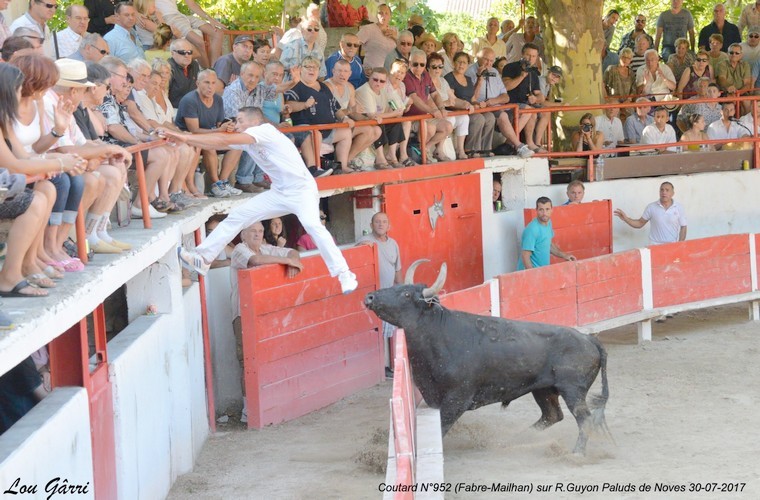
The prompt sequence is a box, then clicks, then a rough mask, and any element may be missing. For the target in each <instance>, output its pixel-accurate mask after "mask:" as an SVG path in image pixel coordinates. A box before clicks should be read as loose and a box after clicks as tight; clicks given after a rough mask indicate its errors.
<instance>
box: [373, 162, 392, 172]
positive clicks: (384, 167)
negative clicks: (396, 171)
mask: <svg viewBox="0 0 760 500" xmlns="http://www.w3.org/2000/svg"><path fill="white" fill-rule="evenodd" d="M390 168H392V167H390V166H389V165H388V164H387V163H375V170H389V169H390Z"/></svg>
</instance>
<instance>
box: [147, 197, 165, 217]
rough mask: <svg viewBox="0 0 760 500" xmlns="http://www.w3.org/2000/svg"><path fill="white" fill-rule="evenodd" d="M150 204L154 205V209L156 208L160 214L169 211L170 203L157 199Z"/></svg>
mask: <svg viewBox="0 0 760 500" xmlns="http://www.w3.org/2000/svg"><path fill="white" fill-rule="evenodd" d="M150 204H151V205H153V208H155V209H156V210H158V211H159V212H163V213H166V212H168V211H169V203H167V202H165V201H164V200H161V199H159V198H156V199H155V200H153V201H151V202H150Z"/></svg>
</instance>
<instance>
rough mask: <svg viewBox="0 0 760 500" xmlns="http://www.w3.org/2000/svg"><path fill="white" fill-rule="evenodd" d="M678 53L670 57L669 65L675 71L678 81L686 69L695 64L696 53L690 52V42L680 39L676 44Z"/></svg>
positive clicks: (674, 74)
mask: <svg viewBox="0 0 760 500" xmlns="http://www.w3.org/2000/svg"><path fill="white" fill-rule="evenodd" d="M675 46H676V51H675V53H673V54H670V57H668V62H667V65H668V66H669V67H670V69H671V70H672V71H673V76H675V77H676V81H679V80H681V75H683V72H684V70H685V69H687V68H689V67H690V66H691V65H692V64H694V59H695V57H694V53H693V52H691V51H690V50H689V41H688V40H687V39H685V38H679V39H677V40H676V42H675Z"/></svg>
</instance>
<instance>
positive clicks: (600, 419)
mask: <svg viewBox="0 0 760 500" xmlns="http://www.w3.org/2000/svg"><path fill="white" fill-rule="evenodd" d="M419 263H420V261H417V262H415V263H414V264H412V266H411V267H410V268H409V271H407V279H406V281H407V283H412V279H413V275H414V268H416V267H417V265H419ZM445 279H446V264H443V266H442V267H441V272H440V274H439V276H438V279H437V280H436V282H435V284H433V285H432V286H431V287H430V288H425V287H424V286H423V285H413V284H404V285H396V286H394V287H392V288H386V289H382V290H378V291H375V292H371V293H368V294H367V296H366V297H365V299H364V303H365V305H366V306H367V307H368V308H369V309H371V310H372V311H374V312H375V314H377V316H378V317H379V318H380V319H382V320H384V321H387V322H388V323H391V324H393V325H396V326H398V327H400V328H403V329H404V330H405V332H406V339H407V340H406V341H407V349H408V352H409V361H410V363H411V367H412V374H413V377H414V383H415V384H416V385H417V387H418V388H419V390H420V392H421V393H422V396H423V397H424V398H425V401H426V402H427V403H428V405H430V406H431V407H433V408H439V409H440V412H441V431H442V433H443V434H444V435H445V434H446V432H448V430H449V429H450V428H451V426H452V425H454V422H456V421H457V419H459V417H461V416H462V414H463V413H464V412H465V411H467V410H475V409H477V408H480V407H481V406H485V405H489V404H493V403H498V402H500V403H502V405H503V406H505V407H506V406H507V405H508V404H509V403H510V402H511V401H513V400H515V399H517V398H519V397H520V396H523V395H525V394H527V393H532V394H533V397H534V398H535V400H536V403H538V406H539V408H540V409H541V418H539V419H538V421H537V422H536V423H535V424H534V427H536V428H538V429H545V428H547V427H549V426H550V425H552V424H555V423H557V422H559V421H560V420H562V418H563V415H562V409H561V408H560V406H559V396H562V398H563V399H564V400H565V403H566V404H567V407H568V408H569V409H570V411H571V412H572V414H573V416H574V417H575V420H576V422H577V423H578V429H579V433H578V440H577V442H576V444H575V449H574V450H573V451H574V452H576V453H584V452H585V449H586V441H587V440H588V430H589V427H590V426H591V425H597V426H599V427H600V428H601V429H602V430H604V431H605V432H606V431H607V428H606V424H605V421H604V406H605V404H606V402H607V399H608V397H609V389H608V386H607V353H606V351H605V349H604V347H603V346H602V345H601V343H600V342H599V341H598V340H597V339H596V338H595V337H593V336H587V335H583V334H581V333H579V332H578V331H577V330H574V329H572V328H566V327H562V326H555V325H547V324H542V323H528V322H524V321H510V320H507V319H503V318H495V317H491V316H478V315H475V314H469V313H465V312H461V311H451V310H449V309H446V308H445V307H443V306H441V305H440V303H439V302H438V299H437V294H438V292H439V291H440V289H441V288H442V286H443V282H444V281H445ZM600 369H601V371H602V393H601V395H599V396H596V397H594V398H592V406H593V415H592V412H591V411H590V410H589V406H588V405H587V403H586V395H587V393H588V391H589V388H590V387H591V385H592V384H593V383H594V380H595V379H596V376H597V374H598V373H599V370H600Z"/></svg>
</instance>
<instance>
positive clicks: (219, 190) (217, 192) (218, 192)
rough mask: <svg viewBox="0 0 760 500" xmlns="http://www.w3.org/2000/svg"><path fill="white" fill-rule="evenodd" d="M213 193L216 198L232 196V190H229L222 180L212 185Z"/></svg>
mask: <svg viewBox="0 0 760 500" xmlns="http://www.w3.org/2000/svg"><path fill="white" fill-rule="evenodd" d="M211 194H212V195H214V198H228V197H229V196H230V192H229V191H227V189H226V187H225V186H224V183H223V182H221V181H219V182H215V183H213V184H212V185H211Z"/></svg>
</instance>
